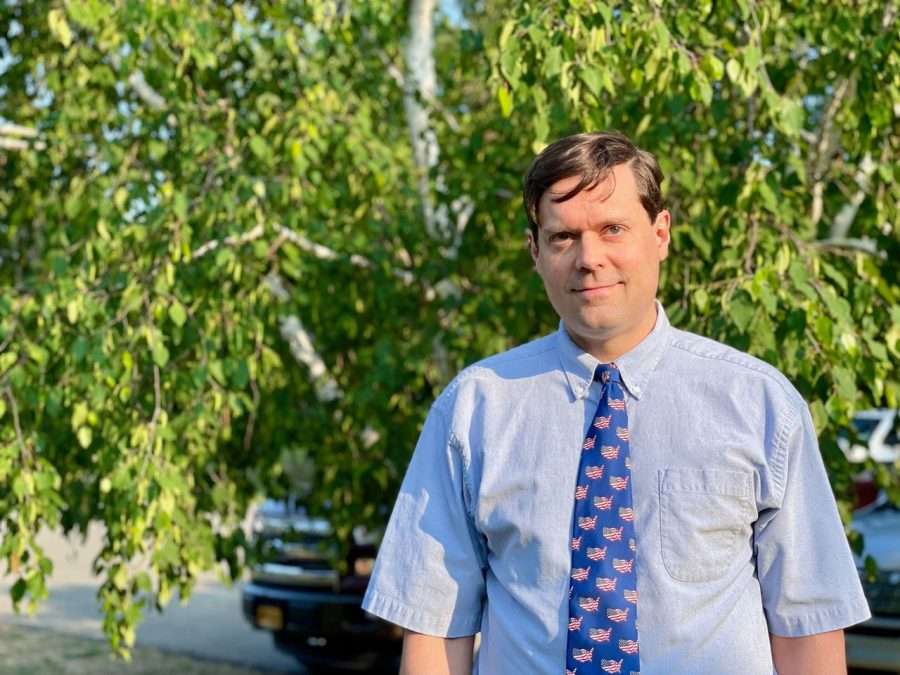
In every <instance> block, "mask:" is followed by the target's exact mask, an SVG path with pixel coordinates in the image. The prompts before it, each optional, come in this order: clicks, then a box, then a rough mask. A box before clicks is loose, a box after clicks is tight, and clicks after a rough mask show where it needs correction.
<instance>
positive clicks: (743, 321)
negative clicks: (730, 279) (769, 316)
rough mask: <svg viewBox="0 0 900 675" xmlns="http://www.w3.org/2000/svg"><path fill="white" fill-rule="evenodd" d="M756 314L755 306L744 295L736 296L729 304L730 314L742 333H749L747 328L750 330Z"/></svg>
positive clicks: (738, 294)
mask: <svg viewBox="0 0 900 675" xmlns="http://www.w3.org/2000/svg"><path fill="white" fill-rule="evenodd" d="M755 312H756V308H755V307H754V306H753V303H752V302H751V301H750V298H749V297H747V296H746V294H744V293H737V294H735V296H734V297H733V298H732V300H731V302H730V303H728V314H729V316H730V317H731V320H732V321H733V322H734V325H735V326H737V328H738V330H740V331H741V332H742V333H745V332H747V328H749V326H750V322H751V321H753V315H754V313H755Z"/></svg>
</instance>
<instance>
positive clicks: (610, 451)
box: [600, 445, 619, 459]
mask: <svg viewBox="0 0 900 675" xmlns="http://www.w3.org/2000/svg"><path fill="white" fill-rule="evenodd" d="M600 455H601V456H602V457H603V459H617V458H618V457H619V446H618V445H604V446H602V447H601V448H600Z"/></svg>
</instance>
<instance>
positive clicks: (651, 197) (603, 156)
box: [522, 131, 663, 242]
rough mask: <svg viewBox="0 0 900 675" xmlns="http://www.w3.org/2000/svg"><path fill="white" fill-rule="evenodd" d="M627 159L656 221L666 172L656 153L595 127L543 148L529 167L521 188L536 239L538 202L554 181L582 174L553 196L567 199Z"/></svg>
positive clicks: (611, 132) (644, 203) (626, 138)
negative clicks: (566, 189)
mask: <svg viewBox="0 0 900 675" xmlns="http://www.w3.org/2000/svg"><path fill="white" fill-rule="evenodd" d="M626 163H628V164H629V165H630V167H631V171H632V173H633V174H634V180H635V182H636V183H637V189H638V195H639V196H640V199H641V204H642V205H643V207H644V210H645V211H646V212H647V215H649V216H650V221H651V222H653V221H655V220H656V216H657V215H659V212H660V211H662V210H663V198H662V192H661V190H660V187H659V185H660V183H662V181H663V174H662V171H661V170H660V168H659V163H658V162H657V161H656V157H654V156H653V155H652V154H650V153H649V152H647V151H646V150H641V149H640V148H638V147H637V146H635V145H634V143H632V142H631V141H630V140H629V139H628V137H627V136H624V135H623V134H620V133H618V132H616V131H595V132H591V133H587V134H575V135H573V136H566V137H565V138H561V139H559V140H558V141H554V142H553V143H551V144H550V145H548V146H547V147H546V148H544V150H543V152H541V154H539V155H538V156H537V157H535V159H534V161H533V162H532V163H531V166H530V167H529V168H528V173H526V174H525V185H524V188H523V190H522V199H523V201H524V202H525V213H526V214H527V216H528V226H529V227H530V228H531V233H532V235H533V236H534V240H535V242H537V237H538V228H539V227H540V224H539V223H538V206H539V205H540V203H541V197H542V196H543V195H544V192H546V191H547V189H548V188H549V187H550V186H551V185H553V184H554V183H556V182H557V181H559V180H562V179H564V178H571V177H572V176H581V180H580V181H579V182H578V185H576V186H575V187H574V188H572V189H571V190H569V192H567V193H566V194H564V195H562V196H561V197H554V198H553V201H554V202H557V203H558V202H564V201H566V200H568V199H571V198H572V197H574V196H575V195H577V194H578V193H579V192H581V191H582V190H590V189H591V188H593V187H594V186H595V185H597V184H598V183H600V182H601V181H603V180H605V179H606V176H607V175H608V174H609V172H610V171H611V170H612V168H613V167H615V166H618V165H619V164H626Z"/></svg>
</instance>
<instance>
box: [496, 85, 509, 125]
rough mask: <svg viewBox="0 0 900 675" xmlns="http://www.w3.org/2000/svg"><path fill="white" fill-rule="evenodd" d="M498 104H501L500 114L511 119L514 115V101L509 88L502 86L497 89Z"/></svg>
mask: <svg viewBox="0 0 900 675" xmlns="http://www.w3.org/2000/svg"><path fill="white" fill-rule="evenodd" d="M497 102H498V103H500V113H501V114H502V115H503V116H504V117H509V116H510V115H511V114H512V109H513V100H512V94H510V92H509V89H508V88H507V87H505V86H501V87H500V88H499V89H497Z"/></svg>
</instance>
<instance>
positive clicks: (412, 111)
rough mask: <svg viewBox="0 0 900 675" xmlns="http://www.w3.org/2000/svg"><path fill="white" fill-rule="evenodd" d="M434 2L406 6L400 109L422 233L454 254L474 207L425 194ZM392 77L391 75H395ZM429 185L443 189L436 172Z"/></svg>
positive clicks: (432, 142) (430, 149)
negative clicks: (409, 145)
mask: <svg viewBox="0 0 900 675" xmlns="http://www.w3.org/2000/svg"><path fill="white" fill-rule="evenodd" d="M436 4H437V2H436V0H412V3H411V5H410V10H409V37H408V39H407V43H406V50H405V54H406V70H407V76H406V77H405V78H403V85H404V91H405V94H404V107H405V109H406V121H407V125H408V127H409V136H410V141H411V143H412V148H413V158H414V160H415V163H416V170H417V174H418V175H417V179H416V182H417V185H418V190H419V197H420V199H421V202H422V217H423V219H424V222H425V231H426V233H427V234H428V236H429V237H431V238H432V239H434V240H435V241H440V242H444V243H446V245H447V247H446V249H444V254H445V255H447V256H448V257H449V258H456V256H457V254H458V252H459V247H460V244H461V243H462V235H463V232H464V231H465V229H466V226H467V225H468V222H469V218H471V216H472V212H473V210H474V205H473V204H472V201H471V200H470V199H469V198H468V197H466V196H462V197H459V198H457V199H455V200H454V201H453V202H452V203H451V205H450V209H448V208H447V205H446V204H440V205H437V206H436V205H435V200H434V199H433V197H432V193H431V181H430V180H429V175H430V173H431V170H432V169H433V168H435V167H436V166H437V165H438V161H439V159H440V146H439V144H438V140H437V135H436V134H435V132H434V129H432V128H431V125H430V123H429V118H428V108H426V105H427V106H429V107H434V104H435V103H436V101H437V72H436V71H435V66H434V12H435V9H436ZM394 77H395V79H397V78H396V75H394ZM423 104H424V105H423ZM435 189H436V192H438V193H439V194H440V193H442V192H444V191H445V190H446V182H445V179H444V176H443V174H441V173H439V174H438V175H437V177H436V179H435ZM451 209H452V211H453V216H452V221H451V214H450V212H449V211H450V210H451Z"/></svg>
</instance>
